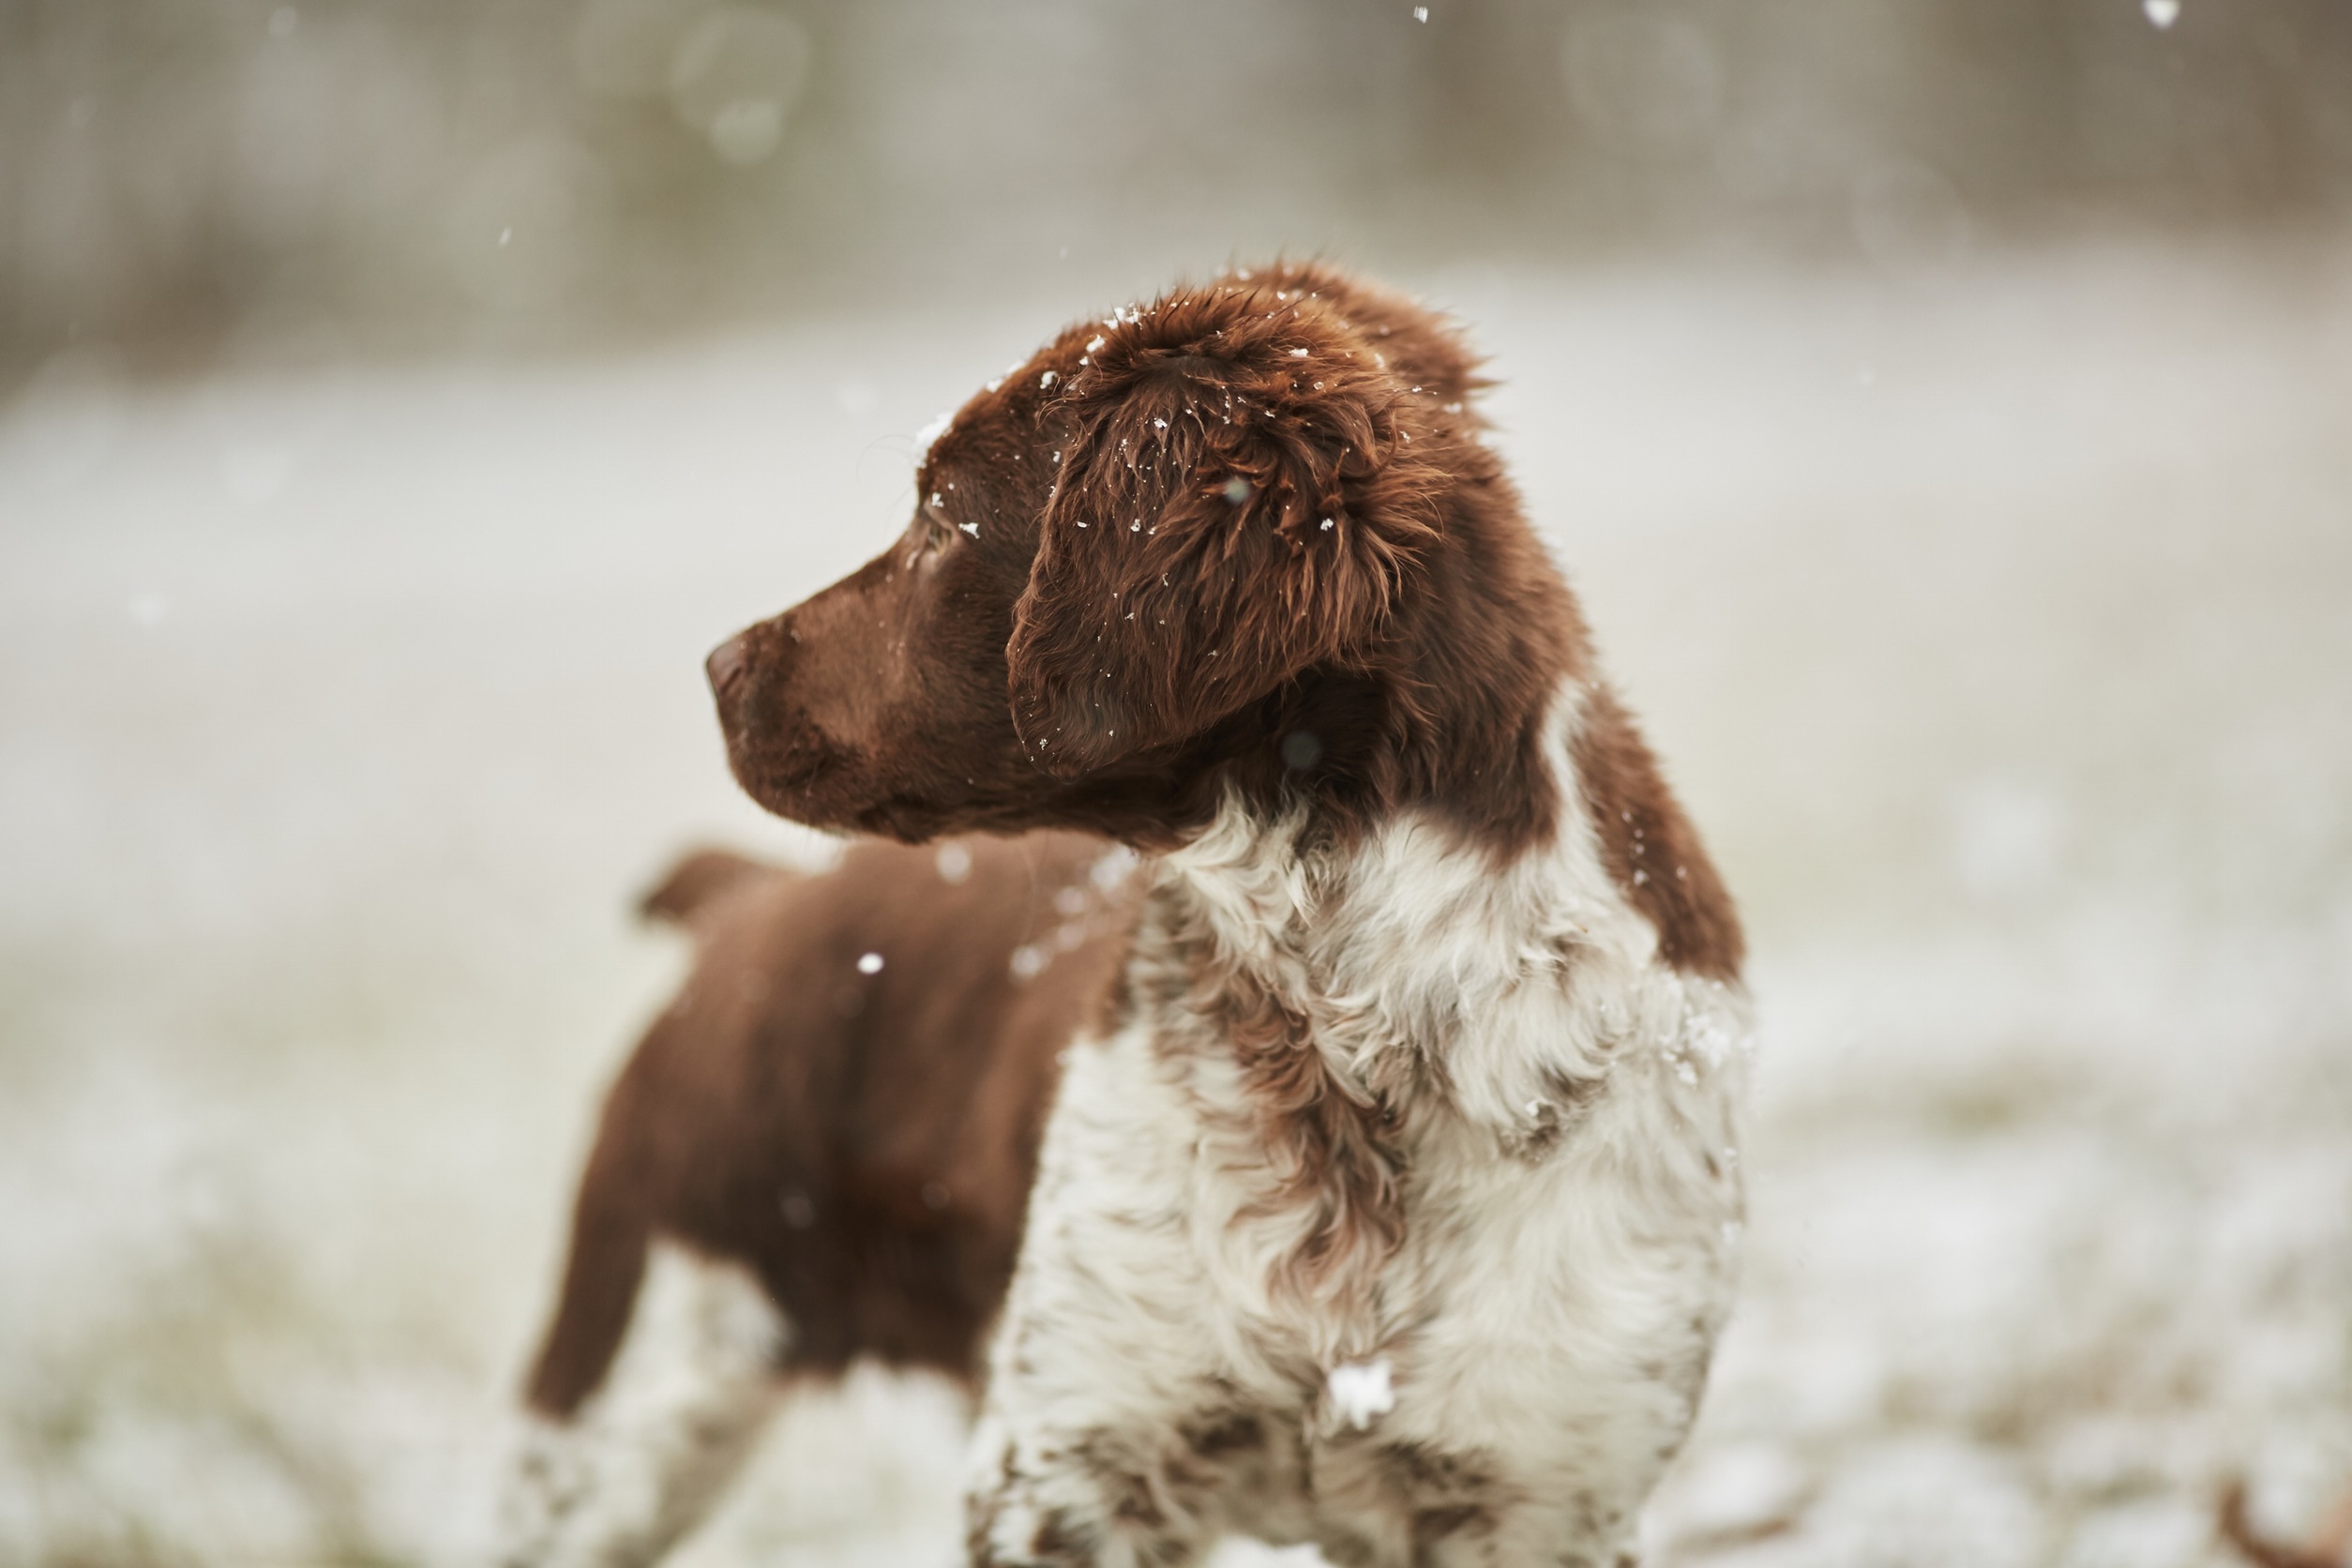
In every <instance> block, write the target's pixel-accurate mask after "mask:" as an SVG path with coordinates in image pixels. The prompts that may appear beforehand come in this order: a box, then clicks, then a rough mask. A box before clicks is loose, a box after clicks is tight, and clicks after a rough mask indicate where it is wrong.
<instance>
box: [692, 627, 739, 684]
mask: <svg viewBox="0 0 2352 1568" xmlns="http://www.w3.org/2000/svg"><path fill="white" fill-rule="evenodd" d="M702 669H703V671H705V672H706V673H708V674H709V676H710V678H711V690H712V691H713V692H714V693H716V695H718V696H720V697H724V696H726V695H727V688H728V687H729V686H733V685H734V684H735V682H736V681H738V680H740V679H741V678H742V676H743V639H742V638H741V637H740V636H738V637H731V638H729V639H728V640H727V641H724V642H722V643H720V644H719V645H718V646H717V647H716V648H713V649H712V650H711V656H710V657H709V658H706V659H704V660H703V661H702Z"/></svg>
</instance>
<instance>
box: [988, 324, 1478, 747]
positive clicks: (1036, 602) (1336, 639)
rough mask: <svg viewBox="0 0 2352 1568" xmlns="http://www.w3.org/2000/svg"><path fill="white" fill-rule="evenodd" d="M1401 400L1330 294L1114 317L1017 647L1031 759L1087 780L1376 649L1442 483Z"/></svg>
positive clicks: (1046, 530)
mask: <svg viewBox="0 0 2352 1568" xmlns="http://www.w3.org/2000/svg"><path fill="white" fill-rule="evenodd" d="M1408 396H1409V389H1408V388H1405V387H1402V386H1400V385H1399V384H1397V381H1396V378H1395V376H1394V375H1393V374H1392V373H1391V372H1390V371H1389V370H1388V369H1387V368H1386V366H1385V365H1383V364H1382V363H1381V362H1380V357H1379V355H1378V354H1375V353H1374V352H1373V351H1372V350H1371V349H1370V347H1369V346H1367V344H1366V343H1365V342H1364V339H1362V338H1361V337H1360V336H1359V335H1358V334H1357V333H1356V332H1355V331H1354V330H1353V329H1352V328H1351V327H1350V326H1349V324H1348V323H1347V322H1346V321H1344V320H1343V319H1342V318H1341V317H1340V315H1339V314H1338V312H1337V311H1336V310H1335V309H1334V308H1333V307H1332V306H1331V305H1330V304H1329V303H1327V302H1326V301H1324V300H1321V299H1319V298H1316V297H1314V296H1312V295H1310V294H1304V293H1301V292H1294V291H1291V290H1287V289H1277V288H1275V287H1274V285H1273V284H1271V283H1269V284H1266V285H1263V286H1256V285H1250V284H1245V283H1233V282H1230V281H1228V282H1226V283H1221V284H1214V285H1211V286H1208V287H1206V288H1201V289H1194V290H1185V291H1182V292H1180V293H1177V294H1171V295H1169V296H1168V297H1167V298H1164V299H1162V300H1160V301H1159V302H1158V303H1157V304H1155V305H1153V306H1149V307H1147V308H1145V309H1141V310H1139V311H1136V312H1132V313H1123V314H1122V315H1121V316H1120V317H1119V318H1118V319H1117V320H1116V321H1114V322H1108V323H1105V324H1104V326H1103V330H1102V331H1101V332H1100V333H1098V334H1096V335H1095V336H1094V338H1093V340H1092V341H1090V342H1088V343H1087V345H1086V358H1085V359H1084V360H1083V361H1082V362H1081V366H1080V368H1079V369H1078V371H1077V372H1076V373H1075V374H1074V375H1073V376H1072V377H1071V378H1070V381H1069V383H1068V391H1067V392H1066V393H1065V394H1064V396H1063V399H1062V401H1061V406H1060V408H1059V410H1058V411H1057V413H1058V414H1059V415H1060V417H1061V419H1062V421H1063V424H1064V426H1065V428H1066V431H1067V434H1066V436H1065V438H1064V439H1063V445H1062V447H1061V452H1060V456H1059V459H1058V467H1057V469H1056V483H1055V487H1054V491H1053V495H1052V498H1051V499H1050V500H1049V501H1048V504H1047V506H1046V512H1045V518H1044V521H1043V524H1042V528H1041V532H1040V535H1039V538H1038V545H1037V554H1036V560H1035V564H1034V565H1033V567H1032V569H1031V573H1030V580H1029V586H1028V589H1027V591H1026V592H1025V593H1023V594H1022V596H1021V598H1020V602H1019V603H1018V605H1017V606H1016V607H1015V609H1014V613H1013V637H1012V641H1011V643H1010V645H1009V646H1008V648H1007V650H1006V652H1007V656H1008V660H1009V662H1010V665H1011V670H1012V693H1011V695H1012V701H1013V719H1014V724H1015V726H1016V728H1017V729H1018V731H1019V732H1020V736H1021V741H1022V744H1023V746H1025V747H1026V748H1027V749H1028V752H1029V755H1030V757H1031V758H1032V760H1033V761H1035V762H1036V763H1037V764H1038V765H1039V766H1040V767H1042V768H1045V769H1046V770H1047V771H1048V772H1050V773H1053V774H1055V775H1057V776H1062V777H1065V778H1066V777H1074V776H1078V775H1080V774H1084V773H1087V772H1090V771H1093V769H1096V768H1100V767H1102V766H1104V765H1106V764H1108V763H1109V762H1111V761H1116V760H1118V759H1119V758H1121V757H1123V756H1126V755H1128V754H1130V753H1133V752H1136V751H1138V750H1143V749H1147V748H1150V747H1153V746H1164V745H1167V744H1169V743H1171V742H1174V741H1178V740H1182V739H1184V738H1185V737H1186V736H1189V735H1194V734H1197V733H1199V731H1202V730H1205V729H1207V728H1208V727H1209V726H1210V725H1213V724H1214V723H1216V722H1217V721H1218V720H1219V719H1222V718H1224V717H1226V716H1229V715H1230V714H1232V713H1234V712H1235V711H1236V710H1238V709H1240V708H1241V707H1242V706H1244V704H1246V703H1248V702H1251V701H1255V700H1257V699H1259V698H1260V697H1263V696H1265V695H1266V694H1267V693H1269V692H1271V691H1273V690H1274V689H1275V688H1276V687H1278V686H1281V685H1282V684H1283V683H1284V682H1285V681H1287V680H1289V678H1290V677H1292V676H1293V675H1296V674H1297V673H1299V672H1300V671H1303V670H1304V669H1306V668H1307V667H1309V666H1310V665H1315V664H1319V663H1323V662H1327V661H1339V662H1347V661H1349V659H1350V658H1351V657H1353V656H1358V655H1359V654H1361V653H1362V652H1363V651H1364V650H1365V649H1367V647H1368V646H1369V645H1370V644H1371V643H1372V642H1373V641H1376V640H1377V639H1378V637H1379V636H1380V632H1381V630H1382V628H1383V626H1385V625H1386V623H1387V621H1388V618H1389V616H1390V613H1391V611H1392V609H1393V607H1394V606H1395V603H1396V601H1397V596H1398V595H1399V593H1400V592H1402V591H1403V589H1404V587H1405V585H1406V583H1407V581H1408V580H1409V579H1410V576H1411V574H1412V572H1413V570H1414V566H1415V563H1416V561H1417V559H1418V558H1419V556H1420V554H1421V553H1422V551H1423V550H1424V548H1425V544H1426V543H1427V541H1428V540H1429V539H1431V538H1432V537H1433V536H1434V535H1435V531H1436V527H1437V517H1438V508H1437V505H1436V504H1435V503H1436V498H1437V496H1438V494H1439V492H1440V490H1441V489H1442V488H1443V486H1444V483H1445V478H1444V475H1443V474H1442V473H1441V472H1440V470H1439V469H1438V468H1437V466H1436V465H1435V464H1433V463H1429V462H1424V461H1420V460H1416V459H1415V458H1414V456H1413V453H1412V446H1411V442H1410V439H1409V438H1408V432H1407V431H1406V430H1405V429H1403V418H1402V415H1403V414H1404V408H1403V400H1405V399H1406V398H1407V397H1408Z"/></svg>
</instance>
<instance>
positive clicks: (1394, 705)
mask: <svg viewBox="0 0 2352 1568" xmlns="http://www.w3.org/2000/svg"><path fill="white" fill-rule="evenodd" d="M1471 386H1472V365H1471V362H1470V358H1469V356H1468V354H1466V353H1465V352H1464V350H1463V349H1462V347H1461V345H1460V344H1459V342H1458V341H1457V340H1456V339H1455V337H1454V336H1453V335H1452V334H1451V333H1450V332H1449V331H1447V330H1446V329H1445V328H1444V327H1443V325H1442V324H1440V323H1439V322H1438V321H1437V320H1436V318H1434V317H1432V316H1431V315H1429V314H1428V313H1427V312H1425V311H1423V310H1421V309H1418V308H1416V307H1413V306H1411V305H1409V304H1406V303H1404V302H1402V301H1400V300H1397V299H1395V298H1394V297H1392V296H1389V295H1386V294H1379V293H1376V292H1374V291H1371V290H1369V289H1366V288H1365V287H1364V286H1363V285H1361V284H1357V283H1354V282H1352V281H1350V280H1349V279H1344V278H1342V277H1340V276H1338V275H1336V274H1334V273H1332V272H1330V271H1328V270H1325V269H1321V268H1289V269H1278V270H1275V271H1274V272H1272V273H1266V274H1260V275H1259V276H1257V277H1252V276H1251V275H1250V274H1249V273H1247V272H1236V273H1234V274H1232V275H1229V276H1227V277H1224V278H1220V279H1216V280H1215V281H1214V282H1211V283H1209V284H1206V285H1203V286H1200V287H1197V288H1187V289H1183V290H1179V291H1176V292H1174V293H1171V294H1168V295H1166V296H1164V297H1163V298H1161V299H1159V300H1157V301H1156V302H1154V303H1153V304H1151V305H1149V306H1146V307H1143V308H1141V309H1135V310H1126V311H1121V312H1119V313H1118V314H1117V315H1116V316H1115V317H1114V318H1113V319H1110V320H1107V321H1103V322H1099V323H1097V322H1089V323H1085V324H1080V325H1078V326H1074V327H1072V328H1070V329H1069V330H1067V331H1065V332H1064V333H1063V334H1062V335H1061V337H1059V338H1058V339H1055V340H1054V341H1053V342H1052V343H1050V344H1048V346H1047V347H1046V348H1044V349H1043V350H1041V351H1040V352H1039V353H1038V354H1036V355H1035V356H1034V357H1033V358H1032V359H1031V360H1030V361H1029V362H1028V363H1027V364H1026V365H1024V366H1022V367H1021V368H1020V369H1018V370H1016V371H1013V372H1010V373H1009V374H1008V375H1007V376H1006V377H1005V379H1004V380H1003V381H1002V382H999V383H996V384H992V385H991V386H990V387H989V388H988V390H986V391H983V392H982V393H980V394H979V395H977V396H975V397H974V398H973V399H972V400H971V401H969V402H967V403H966V404H965V405H964V406H963V407H962V408H961V409H960V410H958V411H957V414H956V415H955V417H954V418H953V420H952V421H951V422H950V423H949V424H948V426H947V428H946V430H944V432H943V433H942V434H940V435H939V436H938V437H937V438H936V439H935V440H934V441H933V442H932V444H931V445H930V447H929V449H928V451H927V453H926V455H925V456H924V458H923V460H922V462H921V466H920V468H919V470H918V473H917V475H916V505H915V509H914V516H913V518H912V520H911V521H910V522H909V524H908V527H907V530H906V532H905V533H904V534H903V535H901V536H900V537H899V538H898V539H897V542H895V543H894V544H892V545H891V547H890V548H889V549H888V550H884V551H883V552H882V554H881V555H879V556H877V557H876V558H875V559H874V560H872V561H870V562H868V563H867V565H865V566H864V567H862V568H860V569H859V570H858V571H856V572H854V573H852V574H851V575H850V576H849V577H847V578H844V579H843V580H840V581H839V582H837V583H835V584H834V585H833V586H832V587H830V588H827V589H825V590H824V591H823V592H822V593H820V594H818V595H816V596H814V597H812V598H810V599H808V600H807V601H806V602H804V603H802V604H800V605H798V606H797V607H795V608H793V609H792V610H790V611H786V612H785V613H783V614H781V615H779V616H777V617H776V618H775V619H773V620H770V621H765V622H761V624H760V625H758V626H752V627H750V628H749V629H748V630H746V631H745V632H744V633H742V634H741V635H740V636H738V637H736V638H734V639H732V640H731V641H729V642H727V643H726V644H724V645H723V646H721V647H720V648H719V649H718V650H717V651H716V652H715V653H714V654H713V655H712V656H711V658H710V674H711V682H712V686H713V687H714V689H715V691H716V695H717V700H718V708H719V715H720V720H721V723H722V724H723V726H724V728H725V731H726V735H727V743H728V751H729V759H730V762H731V766H732V768H733V770H734V773H735V776H736V778H737V779H738V780H739V781H740V782H741V783H742V784H743V787H744V788H745V789H746V791H748V792H750V794H751V795H752V796H753V797H754V798H755V799H757V800H758V801H759V802H760V803H761V805H763V806H765V807H768V808H769V809H771V810H773V811H776V812H777V813H779V814H781V815H784V816H787V817H792V818H795V819H797V820H799V821H802V822H811V823H815V824H818V825H821V826H829V827H843V828H855V829H860V830H864V831H868V832H878V833H883V834H888V835H891V836H894V837H901V838H909V839H913V838H921V837H929V836H931V835H934V834H938V833H943V832H949V831H956V830H960V829H967V828H975V827H977V828H988V829H998V830H1010V829H1017V828H1025V827H1033V826H1040V825H1048V824H1065V825H1075V826H1084V827H1091V828H1095V829H1097V830H1101V831H1108V832H1111V833H1114V834H1120V835H1123V836H1127V837H1152V836H1153V832H1154V831H1155V830H1166V829H1169V828H1180V827H1181V826H1183V825H1184V823H1185V822H1187V821H1198V820H1199V818H1200V817H1201V816H1203V815H1205V812H1206V809H1207V807H1208V805H1209V804H1210V800H1209V797H1208V795H1207V794H1206V793H1204V790H1205V789H1206V788H1207V781H1208V780H1209V779H1210V777H1211V776H1212V775H1214V774H1217V773H1219V772H1220V771H1224V772H1228V773H1230V772H1232V771H1233V770H1237V769H1238V770H1240V771H1241V772H1243V773H1244V774H1247V775H1249V776H1251V777H1255V778H1258V779H1260V780H1264V781H1269V787H1279V786H1280V785H1281V783H1282V781H1283V780H1284V779H1285V778H1286V777H1291V776H1301V775H1304V776H1316V775H1326V776H1330V775H1336V774H1340V773H1344V772H1345V771H1346V770H1347V769H1348V768H1349V767H1350V766H1353V765H1357V764H1359V763H1362V762H1363V761H1364V758H1365V757H1366V756H1368V755H1369V753H1370V752H1372V751H1374V750H1377V749H1378V748H1379V746H1378V742H1379V737H1378V736H1376V735H1374V734H1371V733H1368V732H1364V731H1369V730H1378V729H1380V728H1382V727H1384V726H1385V727H1389V728H1394V727H1395V725H1397V724H1400V723H1403V722H1405V718H1404V717H1403V716H1401V715H1402V712H1403V710H1410V708H1411V707H1412V706H1413V704H1414V702H1415V701H1417V699H1416V698H1415V697H1413V696H1412V695H1411V694H1410V693H1408V692H1402V691H1399V690H1389V689H1387V688H1388V687H1390V686H1395V685H1396V684H1397V678H1396V671H1398V670H1399V669H1400V668H1401V666H1400V658H1401V653H1400V651H1401V650H1404V649H1406V648H1407V647H1408V646H1409V645H1410V644H1411V643H1412V642H1413V641H1414V639H1415V632H1414V624H1415V621H1416V614H1417V607H1418V605H1419V604H1420V602H1421V601H1422V600H1423V598H1425V586H1424V585H1425V580H1426V579H1427V578H1428V577H1429V575H1430V574H1431V573H1432V572H1433V571H1441V570H1443V569H1444V567H1443V563H1442V562H1440V560H1439V559H1438V555H1439V552H1440V548H1441V547H1443V546H1445V545H1446V544H1447V542H1448V541H1447V524H1448V520H1449V517H1450V515H1451V514H1452V513H1453V512H1454V510H1455V508H1454V507H1453V506H1452V505H1451V504H1450V497H1451V496H1452V495H1453V494H1454V492H1455V491H1457V490H1460V489H1461V488H1462V487H1464V486H1465V485H1469V486H1473V487H1476V486H1488V487H1493V486H1498V485H1500V476H1499V475H1498V474H1497V473H1496V471H1495V468H1494V465H1493V463H1492V462H1491V460H1489V459H1488V458H1487V456H1486V454H1485V450H1484V448H1483V446H1482V445H1480V443H1479V441H1478V439H1477V432H1476V426H1475V424H1474V421H1473V416H1471V415H1469V414H1467V413H1466V412H1465V409H1464V403H1463V400H1464V398H1465V396H1466V395H1467V393H1468V392H1469V391H1470V389H1471ZM1400 704H1401V709H1400ZM1228 765H1229V766H1228Z"/></svg>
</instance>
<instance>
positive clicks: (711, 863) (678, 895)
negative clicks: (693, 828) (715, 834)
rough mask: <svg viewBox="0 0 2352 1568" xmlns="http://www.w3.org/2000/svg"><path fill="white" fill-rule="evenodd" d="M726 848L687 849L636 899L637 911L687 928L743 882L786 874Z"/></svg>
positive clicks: (696, 923) (693, 927)
mask: <svg viewBox="0 0 2352 1568" xmlns="http://www.w3.org/2000/svg"><path fill="white" fill-rule="evenodd" d="M786 874H787V873H785V872H784V871H783V870H781V869H780V868H778V867H774V866H766V865H762V864H761V862H759V861H756V860H752V859H750V858H748V857H747V856H745V855H739V854H736V853H734V852H732V851H729V850H707V849H705V850H689V851H687V852H686V854H684V855H683V856H681V857H680V858H679V860H678V863H677V864H676V865H675V866H672V867H670V869H669V870H668V871H667V872H665V873H664V874H663V876H662V879H661V881H659V882H656V883H655V884H654V885H653V886H652V887H650V888H647V889H646V890H645V893H644V896H643V897H641V898H639V899H638V900H637V912H638V913H639V915H641V917H643V918H644V919H647V920H659V921H664V922H667V923H668V924H670V925H672V926H682V927H686V929H687V930H689V931H691V930H693V929H695V927H697V926H698V925H699V924H700V921H701V916H702V915H703V914H704V913H706V912H708V911H709V910H710V909H711V908H712V907H714V906H715V905H716V904H717V903H718V902H719V900H720V899H721V898H723V897H725V896H726V895H728V894H729V893H731V892H733V891H734V890H735V889H736V888H739V887H741V886H743V885H744V884H745V883H746V882H751V881H754V880H756V879H758V878H761V877H778V876H783V875H786Z"/></svg>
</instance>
